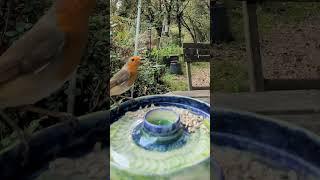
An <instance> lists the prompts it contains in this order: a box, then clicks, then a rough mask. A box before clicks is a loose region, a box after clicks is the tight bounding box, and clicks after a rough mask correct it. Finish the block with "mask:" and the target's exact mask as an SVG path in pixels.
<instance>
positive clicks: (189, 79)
mask: <svg viewBox="0 0 320 180" xmlns="http://www.w3.org/2000/svg"><path fill="white" fill-rule="evenodd" d="M186 68H187V77H188V91H192V79H191V65H190V62H186Z"/></svg>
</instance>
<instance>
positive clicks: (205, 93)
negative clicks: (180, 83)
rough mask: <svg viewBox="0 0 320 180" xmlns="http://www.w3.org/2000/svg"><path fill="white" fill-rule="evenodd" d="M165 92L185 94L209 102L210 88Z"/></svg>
mask: <svg viewBox="0 0 320 180" xmlns="http://www.w3.org/2000/svg"><path fill="white" fill-rule="evenodd" d="M167 94H171V95H179V96H187V97H191V98H195V99H198V100H200V101H204V102H207V103H210V90H194V91H173V92H169V93H167Z"/></svg>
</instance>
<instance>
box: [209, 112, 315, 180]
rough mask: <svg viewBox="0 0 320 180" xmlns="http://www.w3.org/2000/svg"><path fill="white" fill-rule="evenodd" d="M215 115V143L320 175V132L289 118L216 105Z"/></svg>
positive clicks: (213, 139) (280, 164)
mask: <svg viewBox="0 0 320 180" xmlns="http://www.w3.org/2000/svg"><path fill="white" fill-rule="evenodd" d="M212 114H214V116H212V117H211V118H212V120H213V121H214V122H215V127H214V128H213V129H211V142H212V143H213V145H220V146H225V147H230V148H234V149H238V150H243V151H247V152H252V153H255V154H258V155H260V156H261V157H263V158H264V159H265V160H266V162H267V163H268V162H271V163H272V162H273V163H274V162H276V163H277V165H278V166H277V168H280V169H287V170H288V169H291V170H295V171H297V172H300V173H304V174H305V173H307V174H308V175H313V176H315V177H317V178H318V177H320V156H319V154H320V137H319V136H318V135H316V134H314V133H312V132H310V131H308V130H306V129H304V128H301V127H298V126H296V125H293V124H290V123H288V122H286V121H281V120H278V119H276V118H270V117H267V116H263V115H258V114H255V113H251V112H245V111H239V110H232V109H225V108H215V109H214V110H213V111H212ZM211 128H212V127H211ZM213 130H214V133H213Z"/></svg>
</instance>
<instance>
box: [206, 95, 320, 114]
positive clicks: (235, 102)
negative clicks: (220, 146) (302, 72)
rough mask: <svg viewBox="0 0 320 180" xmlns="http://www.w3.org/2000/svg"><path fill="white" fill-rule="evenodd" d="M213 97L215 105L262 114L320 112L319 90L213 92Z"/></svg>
mask: <svg viewBox="0 0 320 180" xmlns="http://www.w3.org/2000/svg"><path fill="white" fill-rule="evenodd" d="M211 98H212V103H213V104H214V106H219V107H223V108H231V109H237V110H243V111H249V112H256V113H261V114H301V113H308V114H309V113H317V112H320V91H319V90H295V91H266V92H256V93H213V94H212V95H211Z"/></svg>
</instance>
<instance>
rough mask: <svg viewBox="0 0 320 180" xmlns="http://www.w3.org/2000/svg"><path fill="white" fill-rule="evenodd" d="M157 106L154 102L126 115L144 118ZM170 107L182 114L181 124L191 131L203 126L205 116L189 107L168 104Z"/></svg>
mask: <svg viewBox="0 0 320 180" xmlns="http://www.w3.org/2000/svg"><path fill="white" fill-rule="evenodd" d="M156 108H157V107H156V106H155V105H154V104H151V105H150V107H145V108H142V107H140V109H139V110H138V111H135V112H130V111H129V112H127V113H126V115H128V116H131V117H134V118H137V119H142V118H143V117H144V115H145V114H146V113H147V112H148V111H150V110H153V109H156ZM168 108H170V109H172V110H174V111H175V112H177V113H178V114H179V115H180V121H181V124H182V125H183V127H184V128H185V129H186V130H188V132H189V133H193V132H195V130H196V129H199V128H200V127H201V124H202V123H203V121H204V120H205V117H203V116H199V115H196V114H194V113H192V112H191V111H189V110H187V109H182V108H177V107H174V106H168ZM206 130H208V131H209V129H207V128H206Z"/></svg>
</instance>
